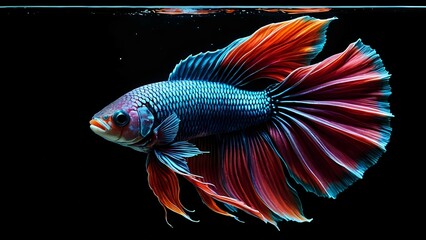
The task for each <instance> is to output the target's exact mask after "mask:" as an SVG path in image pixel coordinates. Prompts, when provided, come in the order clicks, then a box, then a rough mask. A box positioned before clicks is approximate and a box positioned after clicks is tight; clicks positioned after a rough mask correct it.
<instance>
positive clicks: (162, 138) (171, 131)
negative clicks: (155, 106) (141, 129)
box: [154, 113, 180, 145]
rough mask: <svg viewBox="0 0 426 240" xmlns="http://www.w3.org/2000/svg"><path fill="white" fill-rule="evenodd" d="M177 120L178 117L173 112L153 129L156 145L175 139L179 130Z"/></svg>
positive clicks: (165, 143)
mask: <svg viewBox="0 0 426 240" xmlns="http://www.w3.org/2000/svg"><path fill="white" fill-rule="evenodd" d="M179 122H180V119H179V118H178V116H177V115H176V113H173V114H171V115H170V116H168V117H167V118H166V119H164V121H162V122H161V123H160V125H158V126H157V127H156V128H155V129H154V134H155V135H156V136H157V144H158V145H167V144H169V143H171V142H173V140H175V138H176V135H177V133H178V130H179Z"/></svg>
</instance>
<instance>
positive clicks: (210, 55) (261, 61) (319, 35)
mask: <svg viewBox="0 0 426 240" xmlns="http://www.w3.org/2000/svg"><path fill="white" fill-rule="evenodd" d="M333 19H334V18H330V19H326V20H320V19H315V18H312V17H299V18H296V19H293V20H289V21H284V22H280V23H273V24H269V25H266V26H264V27H262V28H260V29H259V30H257V31H256V32H255V33H253V34H252V35H251V36H248V37H245V38H241V39H238V40H235V41H234V42H232V43H231V44H230V45H229V46H227V47H225V48H223V49H219V50H216V51H214V52H205V53H200V54H198V55H195V56H192V55H191V56H189V57H188V58H186V59H185V60H183V61H181V62H180V63H179V64H178V65H176V67H175V69H174V70H173V71H172V72H171V73H170V76H169V80H170V81H176V80H204V81H214V82H223V83H227V84H230V85H233V86H244V85H246V84H248V83H250V82H253V81H255V80H259V79H265V78H269V79H272V80H275V81H282V80H283V79H284V78H285V77H286V76H287V75H288V74H290V72H291V71H293V70H294V69H296V68H298V67H301V66H306V65H308V64H309V63H310V61H311V60H312V59H313V58H314V57H315V56H316V55H317V54H318V53H319V52H320V51H321V50H322V48H323V46H324V43H325V40H326V37H325V32H326V29H327V27H328V25H329V23H330V22H331V20H333Z"/></svg>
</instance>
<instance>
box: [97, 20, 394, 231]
mask: <svg viewBox="0 0 426 240" xmlns="http://www.w3.org/2000/svg"><path fill="white" fill-rule="evenodd" d="M334 19H335V18H329V19H324V20H322V19H316V18H312V17H299V18H295V19H293V20H288V21H283V22H279V23H273V24H269V25H266V26H264V27H262V28H260V29H258V30H257V31H256V32H254V33H253V34H252V35H251V36H248V37H244V38H241V39H238V40H235V41H234V42H232V43H231V44H229V45H228V46H227V47H225V48H223V49H219V50H216V51H213V52H210V51H208V52H204V53H199V54H197V55H194V56H193V55H190V56H189V57H187V58H186V59H185V60H183V61H181V62H180V63H178V64H177V65H176V67H175V69H174V70H173V71H172V72H171V73H170V75H169V79H168V80H167V81H163V82H157V83H152V84H148V85H144V86H141V87H138V88H136V89H134V90H131V91H130V92H128V93H126V94H124V95H123V96H121V97H120V98H118V99H117V100H115V101H114V102H112V103H111V104H109V105H108V106H106V107H105V108H104V109H102V110H101V111H99V112H98V113H96V114H95V115H94V116H93V118H92V120H91V121H90V128H91V129H92V130H93V132H95V133H96V134H98V135H99V136H101V137H103V138H105V139H107V140H109V141H111V142H114V143H117V144H120V145H122V146H126V147H130V148H132V149H134V150H136V151H140V152H143V153H146V154H147V160H146V161H147V162H146V169H147V171H148V181H149V186H150V188H151V189H152V191H153V192H154V194H155V195H156V196H157V198H158V200H159V202H160V203H161V204H162V205H163V206H164V208H165V212H166V220H167V209H169V210H171V211H173V212H175V213H177V214H180V215H182V216H184V217H185V218H188V219H190V220H191V218H190V216H189V215H188V213H187V210H186V209H185V208H184V207H183V205H182V203H181V201H180V196H179V195H180V188H179V183H178V178H179V177H182V178H185V179H187V180H188V181H189V182H190V183H192V184H193V185H194V187H195V188H196V189H197V191H198V193H199V195H200V197H201V199H202V201H203V202H204V203H205V204H206V205H207V206H208V207H209V208H210V209H211V210H213V211H214V212H216V213H219V214H222V215H225V216H231V217H235V218H236V216H235V215H234V214H235V210H237V209H239V210H242V211H244V212H246V213H248V214H250V215H253V216H255V217H257V218H259V219H261V220H263V221H265V222H267V223H271V224H273V225H275V226H277V222H279V221H282V220H292V221H297V222H305V221H310V220H311V219H308V218H306V217H305V216H304V214H303V211H302V206H301V201H300V199H299V197H298V194H297V192H296V190H295V188H294V187H293V186H291V184H293V185H294V184H300V185H301V186H303V188H304V189H305V190H306V191H309V192H312V193H315V194H316V195H318V196H322V197H329V198H335V197H336V196H337V195H338V194H339V193H340V192H342V191H343V190H345V189H346V188H347V187H349V186H350V185H351V184H352V183H353V182H355V181H356V180H358V179H360V178H362V176H363V174H364V172H365V171H366V170H367V169H368V168H369V167H371V166H372V165H374V164H375V163H376V162H377V161H378V159H379V158H380V157H381V156H382V154H383V153H384V152H385V151H386V148H385V147H386V145H387V143H388V142H389V138H390V135H391V126H390V119H391V117H392V116H393V115H392V114H391V112H390V106H389V102H388V97H389V95H390V94H391V88H390V85H389V77H390V75H389V74H388V72H387V71H386V70H385V68H384V65H383V63H382V60H381V59H380V57H379V55H378V54H377V53H376V51H375V50H373V49H372V48H371V47H369V46H368V45H364V44H363V43H362V42H361V40H357V41H355V42H353V43H351V44H349V46H348V47H347V48H346V49H345V50H344V51H343V52H341V53H337V54H335V55H333V56H331V57H328V58H326V59H324V60H323V61H320V62H318V63H315V64H311V61H312V59H314V58H315V57H316V56H317V54H318V53H319V52H320V51H321V50H322V48H323V46H324V44H325V40H326V30H327V28H328V25H329V23H330V22H331V21H332V20H334ZM265 83H268V84H267V85H266V84H265Z"/></svg>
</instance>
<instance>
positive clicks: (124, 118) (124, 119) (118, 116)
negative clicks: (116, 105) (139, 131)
mask: <svg viewBox="0 0 426 240" xmlns="http://www.w3.org/2000/svg"><path fill="white" fill-rule="evenodd" d="M112 120H113V121H114V123H115V124H116V125H117V126H119V127H124V126H126V125H127V124H128V123H129V121H130V117H129V114H127V113H126V112H125V111H123V110H119V111H117V112H115V113H114V115H113V116H112Z"/></svg>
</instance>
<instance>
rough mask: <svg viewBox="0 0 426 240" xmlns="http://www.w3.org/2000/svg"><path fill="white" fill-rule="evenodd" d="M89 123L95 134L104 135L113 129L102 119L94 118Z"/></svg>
mask: <svg viewBox="0 0 426 240" xmlns="http://www.w3.org/2000/svg"><path fill="white" fill-rule="evenodd" d="M89 123H90V129H92V131H94V132H95V133H104V132H106V131H108V130H110V129H111V127H110V126H109V125H108V123H106V122H105V121H104V120H102V119H100V118H93V119H92V120H90V122H89Z"/></svg>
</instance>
